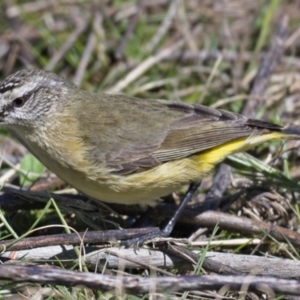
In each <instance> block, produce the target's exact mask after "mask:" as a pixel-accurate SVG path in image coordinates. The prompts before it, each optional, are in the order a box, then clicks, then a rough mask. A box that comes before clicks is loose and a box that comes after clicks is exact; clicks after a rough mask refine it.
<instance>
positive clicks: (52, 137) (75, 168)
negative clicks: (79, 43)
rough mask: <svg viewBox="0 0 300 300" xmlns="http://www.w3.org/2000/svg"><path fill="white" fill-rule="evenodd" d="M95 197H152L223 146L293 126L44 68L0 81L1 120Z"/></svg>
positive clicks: (199, 171) (207, 165)
mask: <svg viewBox="0 0 300 300" xmlns="http://www.w3.org/2000/svg"><path fill="white" fill-rule="evenodd" d="M1 123H2V124H3V125H5V126H7V127H8V128H9V129H10V130H11V131H12V132H13V133H14V134H15V135H16V136H17V137H18V138H19V139H20V140H21V142H22V143H23V144H24V145H25V146H26V147H27V148H28V149H29V150H30V151H31V152H33V153H34V154H35V155H36V156H37V157H38V158H39V159H40V160H41V161H42V162H43V163H44V164H45V165H46V166H47V167H48V168H49V169H50V170H52V171H53V172H55V173H56V174H57V175H59V176H60V177H61V178H62V179H64V180H66V181H67V182H69V183H70V184H71V185H73V186H74V187H76V188H77V189H79V190H80V191H82V192H84V193H86V194H87V195H90V196H92V197H94V198H97V199H100V200H104V201H108V202H117V203H129V204H131V203H140V204H147V203H153V201H154V200H157V199H158V198H159V197H161V196H163V195H166V194H168V193H169V192H171V191H173V190H176V189H178V188H179V187H180V186H181V185H183V184H187V183H190V182H194V181H197V180H199V179H200V178H202V177H203V176H205V175H206V174H207V173H208V172H210V171H211V170H212V169H213V167H214V166H215V165H216V164H217V163H219V162H220V161H222V160H223V159H224V158H225V157H226V156H227V155H228V154H231V153H234V152H238V151H244V150H247V149H249V148H251V147H253V146H255V145H258V144H260V143H262V142H265V141H268V140H275V139H281V138H295V137H296V138H298V137H299V130H298V129H297V128H294V129H293V130H291V129H290V128H288V129H285V128H283V127H282V126H280V125H276V124H272V123H268V122H263V121H259V120H253V119H248V118H247V117H245V116H242V115H239V114H235V113H231V112H228V111H224V110H218V109H212V108H209V107H206V106H202V105H191V104H184V103H181V102H173V101H164V100H146V99H139V98H132V97H128V96H124V95H107V94H92V93H89V92H87V91H83V90H79V89H78V88H76V87H75V86H74V84H72V83H70V82H68V81H66V80H65V79H63V78H61V77H59V76H57V75H55V74H53V73H49V72H46V71H42V70H22V71H20V72H18V73H16V74H14V75H12V76H10V77H8V78H7V79H6V80H4V81H3V82H2V83H1V84H0V124H1Z"/></svg>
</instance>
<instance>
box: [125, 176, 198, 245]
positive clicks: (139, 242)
mask: <svg viewBox="0 0 300 300" xmlns="http://www.w3.org/2000/svg"><path fill="white" fill-rule="evenodd" d="M200 184H201V181H199V182H194V183H191V185H190V187H189V189H188V191H187V193H186V194H185V196H184V198H183V200H182V202H181V204H180V205H179V207H178V208H177V210H176V211H175V213H174V215H173V216H172V218H171V219H170V220H169V222H168V224H167V225H166V226H165V228H164V229H162V230H160V231H156V232H153V233H150V234H147V235H144V236H141V237H138V238H134V239H130V240H127V241H125V242H123V245H125V247H130V246H132V245H134V246H135V247H139V246H141V245H142V244H143V243H144V242H146V241H148V240H151V239H154V238H158V237H168V236H169V235H170V234H171V232H172V231H173V228H174V226H175V224H176V222H177V220H178V218H179V216H180V214H181V213H182V211H183V210H184V208H185V207H186V205H187V204H188V202H189V201H190V200H191V199H192V197H193V195H194V194H195V192H196V191H197V190H198V188H199V187H200Z"/></svg>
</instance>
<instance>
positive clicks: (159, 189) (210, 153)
mask: <svg viewBox="0 0 300 300" xmlns="http://www.w3.org/2000/svg"><path fill="white" fill-rule="evenodd" d="M282 137H283V136H282V134H280V133H277V132H275V133H270V134H265V135H260V136H252V137H250V138H247V139H239V140H236V141H232V142H228V143H226V144H223V145H221V146H218V147H214V148H212V149H209V150H206V151H203V152H201V153H199V154H196V155H193V156H190V157H186V158H183V159H180V160H174V161H169V162H166V163H163V164H161V165H159V166H157V167H155V168H153V169H149V170H147V171H143V172H139V173H134V174H130V175H125V176H124V175H123V176H120V175H111V174H110V173H109V172H108V171H107V170H106V169H105V168H104V169H103V170H101V169H100V170H99V168H100V167H99V166H98V169H97V172H93V171H90V172H86V173H83V172H78V171H77V170H76V169H75V168H76V164H73V165H74V167H64V166H62V165H61V164H60V163H58V162H57V161H56V160H54V159H53V158H52V157H51V155H49V154H48V153H45V152H43V151H41V152H39V153H38V155H37V157H38V158H39V159H40V160H41V162H42V163H43V164H45V166H46V167H47V168H49V169H50V170H51V171H52V172H54V173H56V174H57V175H58V176H59V177H61V178H62V179H63V180H65V181H66V182H68V183H69V184H70V185H72V186H73V187H75V188H76V189H78V190H79V191H81V192H82V193H84V194H86V195H87V196H90V197H92V198H94V199H98V200H101V201H104V202H110V203H120V204H140V205H155V204H156V203H157V201H159V199H160V198H161V197H162V196H166V195H168V194H170V193H171V192H173V191H176V190H178V189H180V188H181V187H182V186H183V185H186V184H189V183H191V182H195V181H199V180H201V179H202V178H203V177H205V176H206V175H207V174H208V173H210V172H211V171H212V170H213V168H214V167H215V166H216V165H217V164H218V163H220V162H221V161H222V160H224V158H226V156H228V155H229V154H232V153H236V152H241V151H246V150H248V149H250V148H252V147H254V146H256V145H258V144H261V143H263V142H265V141H270V140H277V139H281V138H282ZM29 146H30V148H31V149H32V148H34V147H35V146H34V145H29ZM30 148H29V149H30ZM95 170H96V168H95ZM92 173H93V174H92ZM95 173H97V176H95ZM91 175H93V176H91Z"/></svg>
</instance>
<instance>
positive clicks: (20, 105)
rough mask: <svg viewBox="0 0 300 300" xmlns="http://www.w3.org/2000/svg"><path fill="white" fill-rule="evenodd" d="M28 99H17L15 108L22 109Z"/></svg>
mask: <svg viewBox="0 0 300 300" xmlns="http://www.w3.org/2000/svg"><path fill="white" fill-rule="evenodd" d="M26 100H27V99H26V98H25V97H19V98H16V99H15V100H14V101H13V103H14V106H15V107H22V106H23V105H24V104H25V102H26Z"/></svg>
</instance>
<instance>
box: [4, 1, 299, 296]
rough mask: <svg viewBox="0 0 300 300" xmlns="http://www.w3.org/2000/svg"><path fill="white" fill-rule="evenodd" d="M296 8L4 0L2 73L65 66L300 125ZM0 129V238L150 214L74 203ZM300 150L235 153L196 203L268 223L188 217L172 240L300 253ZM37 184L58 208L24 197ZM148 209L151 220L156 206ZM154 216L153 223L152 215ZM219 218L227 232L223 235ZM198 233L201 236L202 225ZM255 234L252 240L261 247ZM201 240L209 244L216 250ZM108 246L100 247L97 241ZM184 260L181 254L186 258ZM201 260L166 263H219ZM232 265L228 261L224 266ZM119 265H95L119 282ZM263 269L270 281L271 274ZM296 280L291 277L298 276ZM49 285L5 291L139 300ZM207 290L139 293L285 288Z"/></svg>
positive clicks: (220, 248)
mask: <svg viewBox="0 0 300 300" xmlns="http://www.w3.org/2000/svg"><path fill="white" fill-rule="evenodd" d="M298 2H299V1H281V2H280V1H278V0H270V1H262V0H255V1H239V0H223V1H220V0H218V1H217V0H216V1H215V0H209V1H197V0H186V1H183V0H181V1H180V0H178V1H176V0H171V1H166V0H153V1H142V0H140V1H120V0H118V1H105V0H103V1H92V0H53V1H46V0H45V1H43V0H36V1H26V2H25V1H8V0H7V1H3V3H2V6H3V9H2V11H1V23H0V24H1V27H0V28H1V31H0V76H1V78H5V77H6V76H7V75H9V74H11V73H13V72H15V71H16V70H19V69H22V68H25V67H34V68H42V69H47V70H51V71H53V72H56V73H59V74H61V75H63V76H65V77H66V78H69V79H70V80H72V81H74V82H75V83H76V84H78V85H79V86H81V87H82V88H83V89H87V90H90V91H94V92H98V91H105V92H111V93H124V94H127V95H134V96H136V97H143V98H164V99H173V100H180V101H185V102H189V103H202V104H205V105H211V106H214V107H218V108H224V109H229V110H232V111H235V112H242V111H243V112H244V113H246V114H247V115H250V116H256V117H259V118H262V119H265V120H270V121H273V122H277V123H281V124H295V125H300V121H299V118H298V116H299V113H300V101H299V97H300V75H299V69H300V57H299V56H298V55H299V53H300V48H299V49H298V47H300V23H299V14H300V4H299V3H298ZM274 37H275V38H274ZM0 130H1V131H0V147H1V155H2V156H1V161H0V163H1V169H0V185H1V187H2V186H6V189H5V190H4V191H3V192H2V194H0V205H1V208H2V213H1V221H0V222H1V223H0V225H1V227H0V234H1V238H2V240H3V241H5V240H8V239H12V238H14V239H17V238H20V237H23V236H25V235H27V234H28V232H30V231H31V230H33V229H34V228H40V227H43V228H42V229H40V230H38V231H34V232H32V233H31V236H37V237H40V238H41V239H42V238H43V239H44V238H45V237H47V236H48V235H50V234H61V233H62V232H64V229H66V228H67V225H68V226H70V227H71V228H73V229H74V230H76V231H81V232H83V231H85V230H86V229H87V228H89V229H90V230H91V229H97V230H104V229H116V228H119V226H120V227H122V228H126V227H127V228H129V227H130V225H131V224H132V223H133V221H135V220H136V219H137V218H138V216H140V215H142V214H143V212H142V211H141V209H140V208H139V207H137V208H132V207H130V208H128V207H126V206H124V207H121V206H117V207H112V208H107V207H106V206H105V207H102V206H100V205H99V204H95V203H90V202H84V201H81V200H80V199H81V198H83V197H82V196H80V195H79V196H74V197H75V198H71V196H70V194H72V193H76V191H74V190H73V189H71V188H70V187H68V186H67V185H66V184H65V183H63V182H61V180H59V179H58V178H56V177H55V175H53V174H49V172H48V171H42V172H41V166H40V165H39V163H38V162H37V161H36V160H34V159H32V157H30V156H28V155H27V150H26V149H24V148H23V147H22V146H20V145H19V144H18V143H16V142H15V140H14V139H13V138H12V137H11V136H10V135H9V133H8V132H7V131H6V130H5V129H3V128H1V129H0ZM299 145H300V144H299V142H288V143H286V144H284V145H283V144H281V143H277V144H276V143H275V144H272V145H264V146H261V147H259V148H257V149H256V150H253V151H252V152H251V153H250V154H251V156H242V157H232V158H230V160H229V161H228V162H229V163H230V164H231V165H232V166H234V168H232V169H231V170H230V171H229V169H225V173H224V170H222V169H221V170H220V171H218V173H217V174H218V176H219V177H217V179H214V176H211V177H210V178H207V179H205V181H204V182H203V184H202V188H201V191H200V193H199V195H198V197H196V198H195V199H194V201H193V203H191V206H192V208H193V210H192V211H193V213H194V215H193V218H195V219H196V215H198V214H200V213H201V212H202V211H203V201H204V199H205V198H206V199H207V200H210V201H208V202H207V203H208V204H207V203H206V204H205V206H204V207H207V205H208V206H209V208H212V207H213V208H214V209H215V210H217V211H219V212H220V215H218V216H219V218H221V217H224V218H227V220H228V222H229V223H230V222H231V219H230V216H233V217H238V218H240V217H247V218H248V219H249V222H252V221H253V222H261V223H259V224H260V225H257V224H258V223H252V225H253V226H257V227H259V228H260V230H258V231H255V230H254V231H253V232H249V231H248V232H247V233H246V232H245V231H243V228H244V227H245V226H246V225H245V224H246V223H244V225H241V227H238V226H237V227H235V226H234V224H235V223H234V220H235V219H232V223H234V224H233V225H232V227H230V225H228V224H227V225H224V223H222V222H221V221H220V222H219V223H218V222H217V221H215V222H211V223H209V222H208V221H203V219H201V218H200V219H201V220H202V221H201V220H200V221H199V220H198V221H197V222H198V223H197V222H196V221H192V217H191V215H189V216H188V217H186V216H185V217H184V218H182V220H181V223H180V226H178V227H177V228H176V229H175V231H174V237H183V238H189V237H190V236H192V238H191V239H190V242H194V244H191V246H190V249H193V250H195V251H199V250H200V249H203V248H204V249H205V251H207V250H211V249H213V250H214V251H215V252H230V253H239V254H245V255H250V254H252V255H253V254H255V255H260V256H269V255H272V256H275V257H278V258H287V259H289V260H293V259H294V260H298V256H299V255H298V251H299V246H300V239H298V235H295V236H293V237H292V235H293V234H296V233H297V232H298V231H299V220H300V210H299V204H298V203H299V202H298V199H299V187H300V186H299V185H298V180H299V177H300V173H299V170H298V167H299V161H300V160H299V158H300V151H299ZM254 157H255V158H256V159H255V158H254ZM222 168H223V167H222ZM224 168H226V167H224ZM29 172H30V173H31V174H29ZM36 173H38V176H37V174H36ZM29 175H30V176H29ZM222 176H223V177H222ZM224 176H225V177H224ZM12 185H14V186H15V187H16V186H17V187H20V186H22V187H23V191H22V192H21V193H17V194H16V193H13V194H12V192H11V191H10V192H9V190H8V188H7V187H10V188H11V186H12ZM29 189H30V190H31V191H34V192H43V191H55V192H56V193H60V194H63V195H60V196H59V197H54V198H55V201H56V202H57V203H58V207H57V206H56V205H55V204H54V202H53V201H52V200H51V201H50V200H49V196H48V195H49V194H47V193H46V194H43V195H42V196H41V195H38V196H34V195H32V194H30V193H28V190H29ZM66 194H68V195H66ZM180 196H181V194H180V193H179V196H178V195H173V197H170V199H167V201H168V203H169V204H168V205H170V207H171V209H172V208H173V207H174V202H175V203H177V202H178V200H179V198H180ZM70 199H71V200H70ZM78 199H79V200H78ZM168 207H169V206H168ZM60 209H61V210H62V212H60ZM221 212H222V213H221ZM156 214H166V216H167V215H168V211H167V209H166V210H165V213H163V210H162V208H159V210H158V211H155V210H154V212H153V213H152V216H153V215H154V216H155V215H156ZM149 215H150V217H151V213H149ZM216 218H217V219H218V217H216ZM217 219H216V220H217ZM240 220H243V219H242V218H241V219H240ZM250 220H252V221H250ZM151 222H152V220H150V221H149V220H148V223H151ZM201 222H202V223H201ZM205 222H206V223H205ZM245 222H246V221H245ZM247 222H248V221H247ZM216 223H218V229H217V230H214V228H215V227H216ZM55 224H60V225H61V224H63V225H64V228H61V227H58V226H54V227H53V226H52V225H55ZM142 224H144V223H142ZM271 224H272V226H270V225H271ZM275 225H277V226H278V228H277V227H276V228H275V227H274V226H275ZM51 226H52V227H51ZM261 226H268V227H261ZM199 227H200V228H201V231H200V232H198V231H197V233H195V232H196V230H197V229H198V228H199ZM262 228H264V229H262ZM267 228H268V229H267ZM283 229H284V230H289V231H284V230H283ZM276 230H277V231H276ZM274 232H275V233H274ZM213 233H214V234H213ZM276 234H277V235H276ZM280 236H281V237H282V238H280ZM245 237H250V240H247V241H245V240H244V239H241V238H245ZM237 239H239V240H238V241H237ZM252 239H255V241H256V242H253V243H252V242H251V240H252ZM216 241H223V244H222V243H221V242H220V243H219V244H218V245H216V244H215V243H216ZM225 241H226V243H228V244H226V243H225ZM196 242H198V244H197V243H196ZM199 242H201V243H199ZM203 242H207V246H206V247H204V246H203ZM213 242H214V243H213ZM225 244H226V245H225ZM199 245H200V246H199ZM48 246H51V244H49V245H48ZM99 247H100V248H102V246H101V244H100V243H99ZM71 249H72V248H71ZM177 250H178V249H177ZM28 251H29V250H28ZM51 251H52V250H50V252H51ZM76 251H77V255H79V256H81V255H83V253H82V251H80V249H79V250H76ZM12 253H13V252H9V254H7V253H6V254H5V253H4V254H3V255H2V256H3V263H5V264H7V263H11V262H12V260H11V259H12V258H14V259H16V258H17V259H16V261H15V263H16V264H19V263H20V262H21V261H25V262H27V263H28V262H32V261H36V258H29V257H30V255H28V256H26V257H27V258H26V257H25V256H24V253H22V254H20V253H19V254H14V255H12ZM55 255H58V254H55ZM173 255H174V253H173ZM177 255H178V253H177ZM179 256H180V257H181V258H182V255H179ZM50 257H52V256H51V255H50V256H48V257H46V256H45V257H44V260H43V263H45V261H47V262H49V259H50ZM198 258H199V257H198ZM52 259H53V257H52ZM137 259H138V257H137ZM194 259H195V258H194ZM238 259H239V258H238V257H237V260H238ZM39 260H42V258H41V257H40V258H39ZM145 260H146V261H147V258H146V259H145ZM58 261H59V264H60V266H62V265H64V267H66V268H69V269H71V268H73V269H76V270H79V269H80V270H85V271H87V270H90V271H92V270H93V269H95V268H97V266H95V264H92V265H91V266H89V265H85V263H83V264H82V265H80V263H78V260H77V259H76V258H74V260H73V261H72V262H71V263H69V264H66V262H65V261H64V260H59V259H57V261H56V263H57V262H58ZM143 261H144V260H143ZM199 261H200V262H201V263H200V265H199V264H198V266H197V268H196V266H195V265H193V264H192V265H189V268H190V267H191V269H189V268H188V267H186V265H184V264H183V263H182V262H181V263H180V264H179V265H175V266H173V267H170V270H168V271H170V272H172V274H174V275H178V276H179V275H188V274H192V273H196V272H200V273H201V274H203V272H208V274H209V272H210V271H211V269H209V268H207V267H205V266H204V265H202V263H203V259H202V260H201V259H200V260H199ZM85 262H86V261H85ZM182 264H183V265H184V266H185V267H182ZM224 264H225V265H227V264H228V265H230V264H229V262H227V261H225V262H224ZM154 266H155V264H153V267H154ZM194 267H195V268H194ZM231 267H232V266H231ZM235 268H238V267H237V266H235ZM297 268H298V264H297V265H296V264H295V269H296V271H297V270H298V269H297ZM199 270H200V271H199ZM117 271H118V270H117V269H115V268H113V267H112V268H111V269H110V267H109V266H108V265H105V264H104V266H101V268H100V267H98V272H103V273H105V274H113V275H114V276H116V273H117ZM121 271H122V273H121ZM123 271H124V272H126V273H123ZM118 272H119V273H118V276H120V274H123V275H122V276H125V277H126V276H127V275H128V272H129V269H128V267H126V266H125V267H123V269H122V266H119V271H118ZM130 272H131V273H133V274H135V275H140V276H144V277H146V278H147V277H150V275H151V274H154V273H155V272H158V271H157V270H156V271H155V272H154V271H153V268H151V267H150V266H148V267H147V268H145V266H144V267H141V268H134V269H131V271H130ZM151 272H152V273H151ZM278 272H279V271H278ZM229 273H230V272H229ZM279 273H280V272H279ZM231 274H232V273H231ZM252 274H253V273H252ZM254 274H255V275H260V274H261V271H255V272H254ZM276 275H277V277H281V278H286V277H283V275H282V276H281V275H278V274H273V275H272V274H271V275H269V276H273V277H274V278H275V277H276ZM155 276H158V275H157V274H156V275H155ZM159 276H163V275H161V274H160V275H159ZM164 276H166V274H165V275H164ZM0 277H1V275H0ZM292 278H295V277H293V276H291V277H290V278H288V279H292ZM41 283H43V285H42V286H35V285H32V286H30V285H27V284H26V285H22V287H20V286H19V284H17V283H15V284H8V282H7V281H0V297H1V292H2V294H3V295H8V294H14V297H17V296H16V291H21V293H24V294H26V295H28V296H29V297H32V295H37V293H40V294H39V297H40V298H39V299H66V298H68V299H73V298H74V299H93V298H99V299H112V298H113V297H115V296H116V295H117V296H118V297H120V298H122V297H124V298H126V297H128V298H130V297H131V298H130V299H136V298H134V296H129V295H127V296H124V295H123V293H124V290H123V289H122V287H116V288H115V290H113V291H110V292H109V293H108V292H105V291H104V290H103V287H101V288H100V287H99V289H97V288H95V287H93V288H92V289H83V288H78V287H76V288H69V287H66V286H65V285H53V286H51V288H49V287H48V286H47V285H46V284H45V282H42V281H41ZM233 289H234V290H236V289H235V288H233ZM1 290H2V291H1ZM200 290H201V289H198V292H199V291H200ZM211 290H212V291H207V289H206V291H205V293H204V291H202V290H201V293H202V294H201V293H200V294H197V293H194V294H187V293H183V294H175V293H173V294H171V293H170V294H168V296H166V295H165V294H158V293H156V291H155V288H154V289H153V287H152V289H150V290H149V293H150V296H149V295H148V294H147V293H138V292H136V293H134V292H133V291H131V293H132V294H137V295H139V296H141V297H142V294H144V295H145V296H144V297H152V299H160V298H164V297H170V299H175V298H176V297H178V298H183V297H186V298H190V299H192V298H193V297H194V298H196V297H198V298H200V299H206V298H207V299H211V298H216V299H218V297H221V296H220V295H221V294H222V293H223V295H225V296H227V297H232V298H236V299H238V298H239V297H246V298H247V299H250V298H251V299H252V298H253V299H254V298H255V299H258V298H261V297H263V296H264V295H268V297H269V298H270V297H279V295H280V294H281V293H280V292H277V293H275V294H274V293H273V294H272V292H271V290H272V288H271V289H270V290H269V292H267V291H266V290H264V291H263V292H261V293H259V292H257V291H256V292H255V294H254V293H253V292H250V290H251V289H250V290H248V288H245V287H244V291H240V292H238V291H230V290H229V291H227V290H225V292H224V290H222V291H221V290H218V289H217V288H216V287H214V288H213V287H212V288H211ZM218 293H219V296H218ZM225 296H224V297H225ZM257 297H258V298H257ZM194 298H193V299H194ZM232 298H231V299H232ZM13 299H17V298H13ZM20 299H21V298H20ZM224 299H225V298H224ZM240 299H241V298H240Z"/></svg>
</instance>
